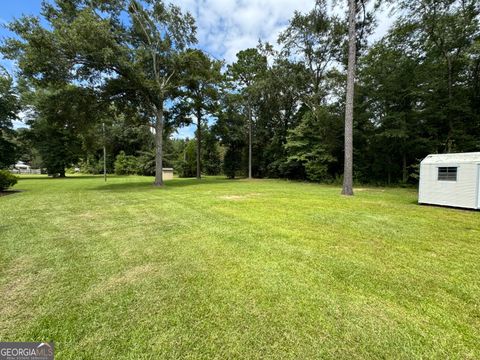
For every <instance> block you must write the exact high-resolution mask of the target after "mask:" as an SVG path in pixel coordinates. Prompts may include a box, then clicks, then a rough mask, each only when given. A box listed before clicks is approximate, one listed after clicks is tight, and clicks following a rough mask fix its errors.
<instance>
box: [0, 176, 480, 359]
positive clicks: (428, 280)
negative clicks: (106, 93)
mask: <svg viewBox="0 0 480 360" xmlns="http://www.w3.org/2000/svg"><path fill="white" fill-rule="evenodd" d="M152 181H153V179H152V178H145V177H117V178H110V179H109V180H108V182H107V183H106V184H105V183H104V182H103V180H102V178H100V177H73V178H67V179H58V180H54V179H47V178H43V177H38V178H24V179H21V180H20V182H19V183H18V185H17V186H16V189H18V190H24V191H23V192H21V193H16V194H13V195H8V196H4V197H0V296H1V303H0V340H1V341H43V340H53V341H54V342H55V346H56V358H57V359H164V358H165V359H260V358H270V359H318V358H326V359H339V358H342V359H385V358H388V359H393V358H395V359H412V358H431V359H440V358H441V359H446V358H451V359H478V358H480V340H479V339H480V213H479V212H473V211H465V210H459V209H449V208H439V207H426V206H418V205H417V204H416V198H417V194H416V192H415V191H414V190H411V189H382V188H364V189H357V191H356V195H355V197H353V198H348V197H342V196H340V195H339V193H340V189H339V188H337V187H332V186H322V185H316V184H304V183H296V182H287V181H275V180H252V181H247V180H236V181H228V180H224V179H221V178H217V179H215V178H209V179H206V180H201V181H197V180H182V179H176V180H173V181H169V182H167V185H166V186H165V188H162V189H158V188H154V187H153V186H152V185H151V183H152Z"/></svg>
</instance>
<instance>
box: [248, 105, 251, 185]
mask: <svg viewBox="0 0 480 360" xmlns="http://www.w3.org/2000/svg"><path fill="white" fill-rule="evenodd" d="M248 178H249V179H251V178H252V108H251V106H250V101H249V102H248Z"/></svg>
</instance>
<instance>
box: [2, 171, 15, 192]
mask: <svg viewBox="0 0 480 360" xmlns="http://www.w3.org/2000/svg"><path fill="white" fill-rule="evenodd" d="M17 181H18V178H17V177H16V176H15V175H13V174H11V173H10V172H8V171H6V170H0V191H3V190H6V189H8V188H9V187H12V186H13V185H15V184H16V183H17Z"/></svg>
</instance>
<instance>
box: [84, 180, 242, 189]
mask: <svg viewBox="0 0 480 360" xmlns="http://www.w3.org/2000/svg"><path fill="white" fill-rule="evenodd" d="M236 180H239V179H233V180H231V179H226V178H223V179H222V178H214V179H208V178H207V179H201V180H197V179H174V180H167V181H165V185H163V186H162V187H156V186H154V185H153V182H150V181H131V182H120V183H110V184H109V183H108V182H107V183H106V184H103V185H100V186H96V187H94V188H91V190H97V191H98V190H104V191H118V192H123V191H137V190H157V189H158V190H168V189H175V188H182V187H191V186H202V185H215V184H226V183H232V181H236Z"/></svg>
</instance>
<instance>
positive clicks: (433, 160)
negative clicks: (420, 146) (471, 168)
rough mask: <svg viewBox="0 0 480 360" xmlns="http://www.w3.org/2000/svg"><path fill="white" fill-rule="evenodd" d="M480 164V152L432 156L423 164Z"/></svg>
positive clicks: (424, 160)
mask: <svg viewBox="0 0 480 360" xmlns="http://www.w3.org/2000/svg"><path fill="white" fill-rule="evenodd" d="M460 163H463V164H465V163H480V152H471V153H455V154H431V155H428V156H427V157H426V158H425V159H423V160H422V164H426V165H429V164H432V165H434V164H460Z"/></svg>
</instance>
